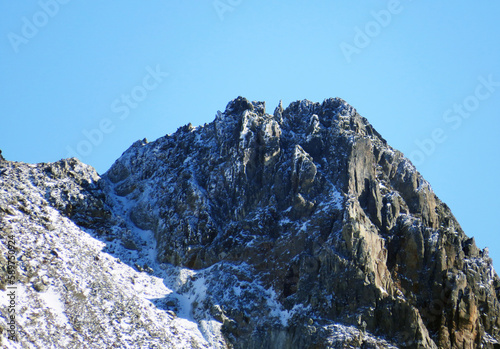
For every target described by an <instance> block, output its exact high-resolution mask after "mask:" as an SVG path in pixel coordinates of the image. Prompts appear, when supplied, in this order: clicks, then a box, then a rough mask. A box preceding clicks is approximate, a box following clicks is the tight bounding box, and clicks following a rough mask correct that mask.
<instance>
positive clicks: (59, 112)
mask: <svg viewBox="0 0 500 349" xmlns="http://www.w3.org/2000/svg"><path fill="white" fill-rule="evenodd" d="M499 14H500V3H494V2H487V3H486V2H484V3H483V2H475V3H471V2H465V1H460V2H439V3H437V2H430V1H425V2H424V1H418V0H413V1H410V0H401V1H399V2H398V1H363V2H361V1H314V2H312V1H308V2H306V1H287V2H284V1H280V2H278V1H269V0H266V1H260V0H254V1H249V0H205V1H199V0H198V1H186V0H169V1H159V0H149V1H130V0H120V1H99V2H98V1H76V0H72V1H69V0H64V1H63V0H41V1H38V2H37V1H2V2H1V3H0V35H1V40H0V77H1V84H0V113H1V119H0V120H1V124H0V149H2V150H3V154H4V156H5V157H6V158H7V159H9V160H16V161H24V162H32V163H33V162H51V161H57V160H59V159H60V158H64V157H67V156H69V155H71V154H70V153H71V152H72V151H73V152H76V153H77V154H79V155H80V156H79V157H80V159H81V160H82V161H84V162H86V163H89V164H91V165H93V166H94V167H96V169H97V170H98V171H99V172H100V173H103V172H104V171H106V170H107V169H108V168H109V166H110V165H111V164H112V163H113V161H114V160H115V159H116V158H117V157H119V156H120V154H121V153H122V152H123V151H124V150H125V149H127V148H128V147H129V146H130V145H131V144H132V143H133V142H134V141H136V140H138V139H142V138H144V137H147V138H148V139H150V140H153V139H156V138H158V137H161V136H163V135H165V134H167V133H171V132H173V131H175V130H176V129H177V128H178V127H179V126H182V125H184V124H186V123H188V122H191V123H193V124H194V125H197V124H203V123H208V122H210V121H212V120H213V118H214V115H215V113H216V111H217V110H224V108H225V106H226V104H227V102H228V101H229V100H231V99H233V98H235V97H237V96H238V95H242V96H245V97H247V98H248V99H251V100H265V101H266V102H267V106H268V111H270V112H272V111H273V110H274V108H275V106H276V105H277V104H278V101H279V100H280V99H282V100H283V103H284V104H285V105H288V103H290V102H292V101H294V100H298V99H310V100H313V101H322V100H323V99H325V98H327V97H337V96H338V97H341V98H343V99H345V100H346V101H347V102H348V103H350V104H351V105H353V106H354V107H355V108H356V109H357V110H358V112H359V113H360V114H361V115H363V116H365V117H367V118H368V119H369V121H370V122H371V123H372V124H373V125H374V126H375V128H376V129H377V130H378V131H379V132H380V133H381V134H382V135H383V136H384V137H385V138H386V139H387V140H388V142H389V143H390V144H391V145H392V146H393V147H395V148H397V149H399V150H401V151H403V152H404V153H405V154H406V155H407V156H410V158H412V159H413V160H414V162H415V163H416V165H417V168H418V169H419V171H420V172H421V173H422V174H423V175H424V177H425V178H426V179H427V180H428V181H429V182H430V183H431V184H432V186H433V189H434V190H435V192H436V193H437V194H438V196H439V197H440V198H441V199H442V200H443V201H444V202H446V203H447V204H448V205H449V206H450V207H451V209H452V211H453V212H454V214H455V216H456V217H457V219H458V220H459V222H460V223H461V225H462V227H463V228H464V230H465V231H466V233H467V234H468V235H469V236H474V237H475V238H476V242H477V244H478V245H479V247H481V248H483V247H485V246H489V247H490V255H491V256H492V257H493V258H494V260H495V261H496V265H497V266H498V265H499V263H500V243H499V242H500V237H499V234H500V229H499V227H498V224H497V222H496V219H497V218H498V216H499V214H500V213H499V212H500V204H499V194H500V189H499V185H498V173H499V172H500V165H499V161H498V160H499V156H498V155H499V150H498V149H500V147H499V146H500V140H499V138H500V137H499V129H500V121H499V119H500V115H499V114H500V86H499V85H500V83H499V82H500V27H499V25H498V16H499ZM95 130H99V131H95ZM85 132H86V133H87V136H88V137H90V139H91V140H92V141H93V143H91V142H90V140H88V137H87V136H85V134H84V133H85ZM419 142H420V147H419ZM70 148H71V149H73V150H68V149H70ZM78 149H79V150H78ZM74 154H75V153H73V155H74Z"/></svg>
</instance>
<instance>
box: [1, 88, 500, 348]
mask: <svg viewBox="0 0 500 349" xmlns="http://www.w3.org/2000/svg"><path fill="white" fill-rule="evenodd" d="M71 161H73V163H72V162H71ZM75 161H76V160H66V161H65V162H64V161H63V162H60V163H56V164H51V165H50V166H48V167H47V168H44V169H40V170H38V171H37V172H36V173H38V175H37V176H38V177H40V176H42V175H40V173H44V174H43V176H50V178H52V180H55V179H57V178H59V180H60V181H59V182H58V181H56V182H57V183H61V182H65V183H67V178H71V180H72V181H73V182H76V184H77V185H78V186H77V190H76V192H74V193H73V191H72V190H71V191H70V192H69V193H67V192H66V191H57V188H58V185H57V184H56V185H55V186H52V187H51V189H46V194H45V197H46V202H47V205H50V206H51V207H54V208H55V209H56V210H57V211H58V212H60V214H61V215H63V216H64V217H68V218H69V219H70V220H72V222H74V223H76V224H77V225H78V226H79V227H80V228H85V229H87V230H86V231H87V232H88V233H89V234H91V235H92V234H93V235H92V236H94V237H95V238H100V239H101V240H102V239H104V237H105V238H106V239H107V240H105V241H115V240H120V241H121V242H120V244H119V245H120V246H122V247H123V248H122V250H119V249H118V247H117V246H116V244H115V245H113V243H110V242H108V243H107V244H108V250H109V251H108V253H111V254H115V255H116V254H118V253H122V252H119V251H125V250H128V252H130V251H132V252H133V253H132V254H131V255H130V256H129V257H123V258H122V259H123V260H124V261H125V263H126V264H129V265H135V269H137V270H139V271H143V270H148V271H149V272H150V273H151V274H154V275H156V276H157V277H160V278H163V280H164V284H165V286H166V287H167V288H169V290H170V293H169V294H168V295H165V296H164V299H163V300H162V301H161V302H157V303H154V305H155V307H156V308H158V311H159V312H160V313H161V311H166V312H167V313H168V314H170V313H169V312H173V311H175V312H176V313H177V315H178V316H179V317H180V318H184V319H185V320H186V321H187V320H190V321H192V322H193V323H196V324H197V331H199V332H196V333H201V336H198V337H197V335H194V334H192V337H191V342H192V343H198V344H196V345H198V346H200V347H203V346H207V347H213V348H226V347H232V348H360V347H362V348H395V347H400V348H499V347H500V303H499V300H500V279H499V278H498V276H497V274H496V273H495V272H494V270H493V266H492V262H491V259H489V257H488V253H487V251H484V250H483V251H481V250H479V249H478V248H477V247H476V245H475V243H474V240H473V239H470V238H468V237H467V236H466V235H465V234H464V232H463V231H462V229H461V228H460V225H459V224H458V222H457V221H456V220H455V218H454V217H453V215H452V213H451V212H450V210H449V208H448V207H447V206H446V205H445V204H444V203H442V202H441V201H440V200H439V199H438V198H437V197H436V195H435V194H434V193H433V191H432V189H431V187H430V185H429V184H428V183H427V182H426V181H425V180H424V179H423V178H422V177H421V176H420V174H419V173H418V172H417V171H416V169H415V168H414V166H413V165H412V164H411V163H410V161H409V160H407V159H406V158H404V156H403V155H402V154H401V153H400V152H398V151H397V150H394V149H392V148H391V147H390V146H389V145H388V144H387V142H386V141H385V140H384V139H383V138H382V137H381V136H380V135H379V134H378V133H377V131H375V130H374V129H373V127H372V126H371V125H370V124H369V123H368V121H367V120H366V119H365V118H363V117H361V116H360V115H359V114H357V112H356V110H355V109H354V108H353V107H351V106H349V105H348V104H347V103H346V102H345V101H343V100H341V99H339V98H335V99H327V100H325V101H324V102H323V103H313V102H310V101H306V100H304V101H298V102H294V103H292V104H291V105H290V106H289V107H288V108H286V109H284V108H283V107H282V105H281V104H280V105H279V106H278V107H277V108H276V110H275V111H274V113H273V114H272V115H271V114H267V113H266V111H265V104H264V103H263V102H250V101H248V100H246V99H245V98H242V97H239V98H237V99H235V100H233V101H231V102H230V103H229V104H228V106H227V108H226V110H225V111H224V112H223V113H221V112H218V113H217V115H216V118H215V120H214V121H213V122H212V123H210V124H205V125H204V126H200V127H193V126H192V125H191V124H189V125H186V126H184V127H181V128H180V129H179V130H177V132H175V133H174V134H172V135H167V136H165V137H162V138H160V139H158V140H156V141H154V142H150V143H147V141H138V142H136V143H134V144H133V145H132V146H131V147H130V148H129V149H128V150H127V151H126V152H125V153H124V154H123V155H122V156H121V157H120V158H119V159H118V160H117V161H116V162H115V163H114V164H113V166H112V167H111V168H110V169H109V171H108V172H106V173H105V174H104V175H103V176H102V178H99V177H98V176H97V174H95V173H94V174H92V176H91V178H92V181H90V180H88V179H87V180H84V179H82V178H80V177H79V176H75V175H71V172H72V171H71V166H76V163H75ZM6 163H8V164H10V163H9V162H6ZM71 164H73V165H71ZM2 166H5V165H2ZM68 166H69V167H68ZM54 171H55V173H53V172H54ZM43 176H42V177H43ZM64 178H66V180H64ZM9 180H12V178H11V177H9ZM45 181H47V180H46V179H45ZM7 182H8V181H7ZM87 182H88V183H87ZM33 183H34V185H35V187H37V188H47V185H46V184H43V183H44V180H43V178H42V180H41V181H40V183H39V182H33ZM52 188H54V189H52ZM7 192H11V191H9V190H7ZM79 193H81V195H79ZM4 206H5V205H4ZM0 208H1V207H0ZM28 215H29V214H28ZM103 231H107V233H105V234H104V233H103ZM148 232H149V233H148ZM147 234H151V239H153V237H154V241H153V240H151V241H149V240H148V239H147V238H145V236H147ZM148 245H149V246H153V247H155V248H156V249H155V250H154V253H146V252H145V248H144V246H148ZM109 246H112V247H109ZM128 252H127V253H128ZM123 253H125V252H123ZM120 256H121V255H120ZM127 256H128V255H127ZM148 256H149V257H148ZM151 256H152V257H151ZM147 258H150V259H147ZM146 259H147V263H148V266H145V267H142V266H141V265H140V264H141V263H143V261H145V260H146ZM138 261H139V262H140V263H139V262H138ZM151 266H153V268H151ZM147 268H149V269H147ZM160 269H161V270H160ZM142 274H146V272H143V273H141V275H142ZM159 304H163V305H162V306H160V305H159ZM96 307H97V306H96ZM151 316H152V315H151ZM155 316H157V315H155ZM158 316H160V315H158ZM171 321H174V320H171ZM172 324H173V323H172ZM172 324H171V326H173V325H172ZM166 326H167V325H166ZM179 326H180V325H179ZM167 327H168V326H167ZM188 332H189V331H188ZM193 333H194V332H193ZM174 345H175V344H174ZM191 346H194V344H192V345H191Z"/></svg>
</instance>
